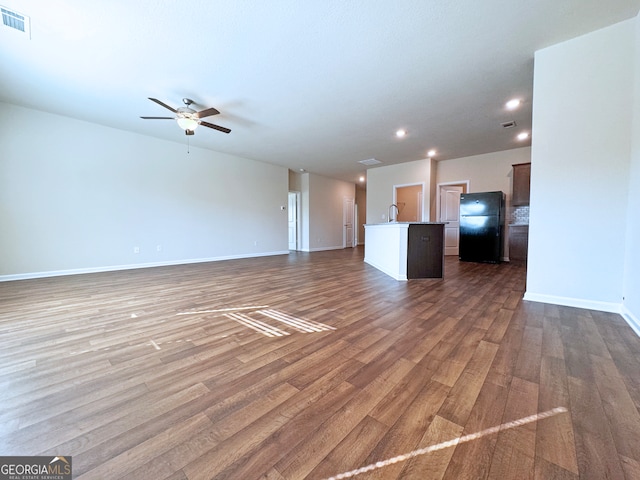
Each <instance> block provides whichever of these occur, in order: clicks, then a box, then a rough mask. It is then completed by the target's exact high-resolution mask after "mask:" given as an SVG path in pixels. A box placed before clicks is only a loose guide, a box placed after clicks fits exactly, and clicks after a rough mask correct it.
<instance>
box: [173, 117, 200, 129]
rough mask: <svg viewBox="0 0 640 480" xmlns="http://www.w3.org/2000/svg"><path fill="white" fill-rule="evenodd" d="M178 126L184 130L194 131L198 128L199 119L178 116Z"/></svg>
mask: <svg viewBox="0 0 640 480" xmlns="http://www.w3.org/2000/svg"><path fill="white" fill-rule="evenodd" d="M177 122H178V126H179V127H180V128H181V129H183V130H191V131H194V130H195V129H196V128H198V125H199V123H198V121H197V120H194V119H193V118H189V117H178V118H177Z"/></svg>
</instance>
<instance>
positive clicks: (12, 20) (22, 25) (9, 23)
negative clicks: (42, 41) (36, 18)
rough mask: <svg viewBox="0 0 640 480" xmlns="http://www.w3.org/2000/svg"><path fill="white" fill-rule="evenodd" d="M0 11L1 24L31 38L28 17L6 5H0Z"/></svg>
mask: <svg viewBox="0 0 640 480" xmlns="http://www.w3.org/2000/svg"><path fill="white" fill-rule="evenodd" d="M0 11H2V25H3V26H4V27H6V28H10V29H12V30H14V31H16V32H22V33H25V34H26V35H27V36H28V37H29V38H31V29H30V26H29V23H30V22H29V17H27V16H26V15H23V14H21V13H18V12H14V11H12V10H9V9H8V8H6V7H0Z"/></svg>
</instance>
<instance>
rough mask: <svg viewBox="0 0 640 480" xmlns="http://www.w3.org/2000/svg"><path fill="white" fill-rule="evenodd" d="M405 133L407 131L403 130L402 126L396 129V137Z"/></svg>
mask: <svg viewBox="0 0 640 480" xmlns="http://www.w3.org/2000/svg"><path fill="white" fill-rule="evenodd" d="M406 135H407V131H406V130H404V129H403V128H401V129H399V130H396V137H398V138H402V137H405V136H406Z"/></svg>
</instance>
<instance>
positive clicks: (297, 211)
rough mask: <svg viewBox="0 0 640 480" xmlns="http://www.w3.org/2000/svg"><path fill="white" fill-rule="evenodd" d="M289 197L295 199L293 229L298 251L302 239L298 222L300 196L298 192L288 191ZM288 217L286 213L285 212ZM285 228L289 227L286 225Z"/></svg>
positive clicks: (300, 225) (300, 203)
mask: <svg viewBox="0 0 640 480" xmlns="http://www.w3.org/2000/svg"><path fill="white" fill-rule="evenodd" d="M291 195H295V197H296V217H295V224H296V226H295V228H296V248H295V249H296V250H300V241H301V238H302V222H301V221H300V214H301V210H300V209H301V205H302V202H301V197H302V195H301V194H300V192H296V191H290V192H289V196H291ZM287 215H288V212H287ZM287 228H289V226H288V225H287Z"/></svg>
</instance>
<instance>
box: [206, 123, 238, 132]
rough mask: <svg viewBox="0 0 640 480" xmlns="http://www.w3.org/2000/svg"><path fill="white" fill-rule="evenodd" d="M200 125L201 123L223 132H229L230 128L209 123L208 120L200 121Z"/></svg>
mask: <svg viewBox="0 0 640 480" xmlns="http://www.w3.org/2000/svg"><path fill="white" fill-rule="evenodd" d="M200 125H202V126H203V127H209V128H213V129H214V130H218V131H220V132H224V133H229V132H231V130H229V129H228V128H225V127H221V126H220V125H214V124H213V123H209V122H200Z"/></svg>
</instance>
